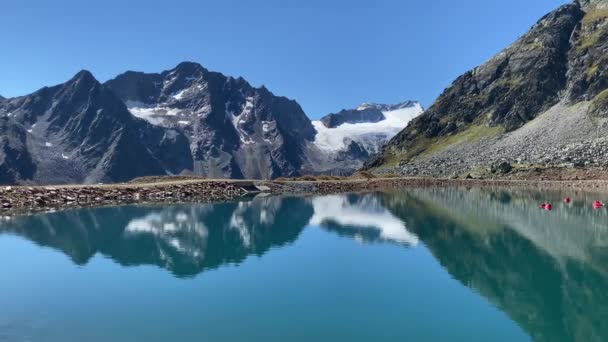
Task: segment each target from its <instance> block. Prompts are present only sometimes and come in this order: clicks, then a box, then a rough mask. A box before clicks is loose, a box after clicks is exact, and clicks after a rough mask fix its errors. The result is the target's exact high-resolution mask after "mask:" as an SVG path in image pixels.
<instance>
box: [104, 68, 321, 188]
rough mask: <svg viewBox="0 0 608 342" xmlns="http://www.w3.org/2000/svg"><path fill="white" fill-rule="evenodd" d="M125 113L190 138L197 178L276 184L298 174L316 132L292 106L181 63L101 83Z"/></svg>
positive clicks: (237, 80) (265, 92)
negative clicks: (273, 181) (273, 180)
mask: <svg viewBox="0 0 608 342" xmlns="http://www.w3.org/2000/svg"><path fill="white" fill-rule="evenodd" d="M106 86H108V87H109V88H111V89H112V90H113V91H114V92H115V93H116V94H117V95H118V96H119V97H120V98H121V99H122V100H123V101H125V103H126V104H127V106H128V107H129V109H130V111H131V113H133V114H134V115H135V116H139V117H141V118H143V119H145V120H147V121H149V122H150V123H152V124H153V125H155V126H158V127H166V128H172V129H175V130H177V131H179V132H180V133H183V134H184V135H185V136H186V137H187V138H188V140H189V144H190V147H191V155H192V158H193V161H194V169H193V172H194V173H195V174H199V175H208V176H214V177H232V178H263V179H265V178H275V177H278V176H293V175H298V174H299V173H300V169H301V168H302V165H303V164H304V163H305V159H306V158H305V149H306V144H307V142H309V141H312V139H313V138H314V135H315V130H314V128H313V127H312V125H311V123H310V120H309V119H308V118H307V117H306V115H305V114H304V112H303V111H302V108H300V106H299V105H298V104H297V103H296V102H295V101H292V100H289V99H287V98H284V97H278V96H275V95H273V94H272V93H271V92H270V91H268V90H267V89H266V88H264V87H262V88H254V87H252V86H251V85H250V84H249V83H247V81H245V80H244V79H242V78H232V77H227V76H224V75H222V74H220V73H216V72H210V71H208V70H207V69H205V68H203V67H202V66H201V65H199V64H196V63H191V62H184V63H181V64H179V65H178V66H177V67H175V68H174V69H171V70H167V71H163V72H162V73H151V74H147V73H141V72H133V71H129V72H126V73H124V74H121V75H119V76H118V77H116V78H115V79H113V80H110V81H108V82H106Z"/></svg>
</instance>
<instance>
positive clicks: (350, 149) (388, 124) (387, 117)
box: [312, 101, 424, 174]
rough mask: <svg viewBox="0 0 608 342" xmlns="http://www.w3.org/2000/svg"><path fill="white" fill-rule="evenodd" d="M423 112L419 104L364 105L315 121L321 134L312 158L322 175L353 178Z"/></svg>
mask: <svg viewBox="0 0 608 342" xmlns="http://www.w3.org/2000/svg"><path fill="white" fill-rule="evenodd" d="M423 111H424V110H423V108H422V105H421V104H420V103H418V102H416V101H405V102H402V103H399V104H396V105H386V104H376V103H364V104H361V105H360V106H358V107H357V108H355V109H344V110H341V111H340V112H338V113H332V114H328V115H326V116H324V117H322V118H321V119H320V120H318V121H313V122H312V124H313V126H314V127H315V129H316V131H317V134H316V136H315V140H314V143H313V144H314V149H315V152H314V153H312V155H313V156H314V158H316V159H317V162H316V165H317V167H318V168H319V172H321V173H333V174H350V173H351V172H352V171H353V170H355V169H358V168H359V167H361V166H362V165H363V162H364V161H365V160H367V159H368V158H369V157H370V156H373V155H375V154H377V153H378V152H380V150H381V148H382V146H383V145H384V144H386V143H387V142H388V141H389V139H391V138H392V137H394V136H395V135H396V134H397V133H399V131H401V130H402V129H403V128H404V127H405V126H406V125H407V123H408V122H409V121H410V120H412V119H413V118H415V117H417V116H418V115H420V114H421V113H422V112H423ZM322 165H325V167H323V166H322Z"/></svg>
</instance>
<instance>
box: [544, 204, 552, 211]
mask: <svg viewBox="0 0 608 342" xmlns="http://www.w3.org/2000/svg"><path fill="white" fill-rule="evenodd" d="M545 210H553V206H552V205H551V204H549V203H547V204H545Z"/></svg>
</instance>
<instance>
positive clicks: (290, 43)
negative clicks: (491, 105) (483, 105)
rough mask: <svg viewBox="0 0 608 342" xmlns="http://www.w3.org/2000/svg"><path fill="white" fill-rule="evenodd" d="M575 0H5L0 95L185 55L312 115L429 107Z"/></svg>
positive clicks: (154, 65)
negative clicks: (379, 105) (367, 106)
mask: <svg viewBox="0 0 608 342" xmlns="http://www.w3.org/2000/svg"><path fill="white" fill-rule="evenodd" d="M567 2H569V1H567V0H533V1H531V0H509V1H488V0H459V1H454V0H368V1H358V0H306V1H303V0H297V1H295V0H293V1H292V0H259V1H250V0H241V1H237V0H214V1H209V0H198V1H195V0H172V1H168V0H167V1H154V0H103V1H85V0H56V1H48V0H37V1H34V0H4V1H3V2H2V5H0V32H2V38H1V46H2V49H1V50H0V75H1V77H0V94H1V95H4V96H6V97H8V96H17V95H24V94H27V93H30V92H32V91H34V90H36V89H38V88H40V87H42V86H44V85H53V84H57V83H61V82H64V81H65V80H66V79H69V78H70V77H71V76H72V75H73V74H74V73H76V72H77V71H78V70H80V69H88V70H90V71H91V72H93V74H94V75H95V76H96V77H97V78H98V79H99V80H101V81H105V80H107V79H109V78H112V77H113V76H115V75H117V74H119V73H121V72H123V71H125V70H138V71H147V72H157V71H161V70H165V69H169V68H172V67H173V66H175V65H176V64H177V63H179V62H180V61H184V60H190V61H196V62H199V63H201V64H202V65H203V66H205V67H207V68H208V69H211V70H214V71H220V72H223V73H224V74H227V75H232V76H243V77H245V78H246V79H247V80H249V81H250V82H251V83H252V84H253V85H256V86H260V85H262V84H263V85H266V86H267V87H268V88H269V89H270V90H272V91H273V92H274V93H275V94H277V95H284V96H287V97H290V98H294V99H296V100H297V101H298V102H299V103H300V104H301V105H302V107H303V108H304V110H305V111H306V112H307V114H308V115H309V116H310V117H312V118H317V117H319V116H321V115H323V114H326V113H328V112H334V111H337V110H339V109H341V108H351V107H354V106H356V105H357V104H359V103H361V102H366V101H373V102H383V103H396V102H399V101H402V100H406V99H417V100H420V101H421V102H422V103H423V105H425V106H428V105H429V104H431V103H432V101H433V100H434V99H435V98H436V97H437V96H438V95H439V94H440V93H441V91H442V90H443V89H444V88H445V87H447V86H448V85H449V84H450V83H451V82H452V81H453V80H454V79H455V78H456V77H457V76H458V75H460V74H462V73H463V72H464V71H466V70H468V69H470V68H472V67H474V66H476V65H478V64H480V63H482V62H483V61H485V60H487V59H488V58H489V57H491V56H492V55H494V54H495V53H496V52H498V51H500V50H501V49H502V48H504V47H506V46H507V45H508V44H510V43H511V42H512V41H514V40H515V39H516V38H517V37H519V36H520V35H522V34H523V33H525V32H526V31H527V30H528V29H529V28H530V26H531V25H533V24H534V23H535V22H536V21H537V20H538V19H539V18H540V17H541V16H542V15H544V14H546V13H547V12H549V11H551V10H553V9H554V8H556V7H558V6H559V5H561V4H564V3H567Z"/></svg>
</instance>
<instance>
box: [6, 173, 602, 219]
mask: <svg viewBox="0 0 608 342" xmlns="http://www.w3.org/2000/svg"><path fill="white" fill-rule="evenodd" d="M426 186H435V187H438V186H439V187H441V186H458V187H517V188H522V187H525V188H536V189H551V188H576V189H581V190H593V191H602V192H603V191H606V192H608V180H560V181H558V180H533V179H527V180H512V179H438V178H377V179H357V180H340V181H280V182H278V181H256V180H206V179H192V180H189V179H184V180H170V181H163V179H162V178H159V179H158V180H156V181H155V182H152V183H125V184H109V185H61V186H33V187H28V186H3V187H0V206H1V208H0V214H1V215H2V216H11V215H15V214H23V213H30V212H39V211H55V210H61V209H66V208H75V207H93V206H107V205H120V204H131V203H183V202H221V201H230V200H234V199H237V198H240V197H243V196H251V195H256V194H259V193H265V194H272V195H281V194H329V193H345V192H369V191H382V190H387V189H395V188H399V187H426Z"/></svg>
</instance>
